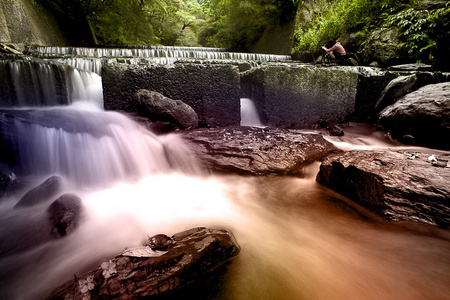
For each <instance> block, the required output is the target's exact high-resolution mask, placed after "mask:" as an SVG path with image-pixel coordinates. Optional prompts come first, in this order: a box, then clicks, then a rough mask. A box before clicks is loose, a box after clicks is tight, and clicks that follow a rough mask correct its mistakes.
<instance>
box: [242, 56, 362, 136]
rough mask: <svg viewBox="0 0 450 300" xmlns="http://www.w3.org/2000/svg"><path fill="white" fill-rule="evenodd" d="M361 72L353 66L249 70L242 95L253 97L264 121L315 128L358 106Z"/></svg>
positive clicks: (295, 126)
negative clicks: (355, 70) (359, 73)
mask: <svg viewBox="0 0 450 300" xmlns="http://www.w3.org/2000/svg"><path fill="white" fill-rule="evenodd" d="M357 84H358V74H357V73H356V72H354V71H353V70H351V69H346V68H344V67H341V68H336V69H332V68H325V67H322V68H320V67H311V66H293V65H292V66H287V65H286V66H283V65H279V66H278V65H272V66H266V67H261V68H257V69H253V70H250V71H247V72H245V73H244V74H243V76H242V79H241V86H242V96H243V97H244V98H250V99H252V100H253V101H254V102H255V104H256V106H257V108H258V111H259V113H260V116H262V122H263V123H264V124H268V125H269V126H274V127H284V128H311V127H313V126H316V125H317V124H323V123H326V124H332V123H339V122H341V121H343V120H345V119H346V118H348V117H349V115H350V114H351V113H352V112H353V109H354V107H355V97H356V88H357Z"/></svg>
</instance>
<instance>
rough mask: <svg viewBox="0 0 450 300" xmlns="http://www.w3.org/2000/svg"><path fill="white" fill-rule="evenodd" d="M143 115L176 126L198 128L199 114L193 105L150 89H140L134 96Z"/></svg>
mask: <svg viewBox="0 0 450 300" xmlns="http://www.w3.org/2000/svg"><path fill="white" fill-rule="evenodd" d="M133 99H134V101H136V105H137V110H138V112H139V114H140V115H141V116H145V117H148V118H149V119H150V120H152V121H161V122H169V123H170V124H172V125H173V126H175V127H178V128H181V129H185V128H197V126H198V116H197V114H196V113H195V111H194V110H193V109H192V107H191V106H189V105H187V104H186V103H184V102H183V101H181V100H173V99H170V98H168V97H165V96H164V95H162V94H160V93H157V92H154V91H148V90H144V89H142V90H139V91H137V92H136V94H134V96H133Z"/></svg>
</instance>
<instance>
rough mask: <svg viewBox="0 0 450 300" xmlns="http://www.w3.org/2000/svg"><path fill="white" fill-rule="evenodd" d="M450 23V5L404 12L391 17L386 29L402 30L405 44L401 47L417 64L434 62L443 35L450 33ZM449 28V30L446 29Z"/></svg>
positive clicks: (411, 9)
mask: <svg viewBox="0 0 450 300" xmlns="http://www.w3.org/2000/svg"><path fill="white" fill-rule="evenodd" d="M449 23H450V4H449V3H447V5H446V7H444V8H440V9H436V10H415V9H413V8H410V9H406V10H403V11H401V12H399V13H397V14H395V15H391V16H389V18H388V19H387V21H386V24H385V26H386V27H398V28H400V29H401V30H402V38H403V43H402V44H400V45H399V46H400V47H401V48H403V49H404V50H405V51H407V53H408V54H409V55H410V57H412V58H413V59H415V60H416V61H417V62H423V61H427V62H433V60H434V57H433V51H435V50H436V49H437V47H438V43H439V42H440V41H441V39H443V37H440V35H441V34H442V33H445V32H448V27H449ZM445 27H447V28H445Z"/></svg>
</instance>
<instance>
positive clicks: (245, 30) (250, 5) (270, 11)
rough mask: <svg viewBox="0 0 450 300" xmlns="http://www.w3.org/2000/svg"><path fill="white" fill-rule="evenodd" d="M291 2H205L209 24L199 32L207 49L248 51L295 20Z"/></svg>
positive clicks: (255, 0) (214, 0)
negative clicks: (266, 33) (268, 33)
mask: <svg viewBox="0 0 450 300" xmlns="http://www.w3.org/2000/svg"><path fill="white" fill-rule="evenodd" d="M296 2H298V1H292V0H263V1H257V0H245V1H239V0H204V1H203V4H202V9H203V12H204V13H205V14H206V16H207V23H206V25H205V27H204V28H203V29H202V31H201V33H200V42H201V43H202V44H203V45H205V46H212V47H224V48H229V49H233V50H239V51H247V50H248V49H249V48H250V47H251V46H252V45H253V44H254V43H255V42H256V41H257V40H258V39H259V38H260V37H261V36H262V34H263V32H264V31H265V30H268V29H270V28H273V26H275V25H277V24H283V23H286V22H289V21H290V20H292V19H293V17H294V16H295V12H296V7H295V3H296Z"/></svg>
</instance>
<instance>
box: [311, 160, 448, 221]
mask: <svg viewBox="0 0 450 300" xmlns="http://www.w3.org/2000/svg"><path fill="white" fill-rule="evenodd" d="M446 153H447V152H446ZM449 160H450V154H448V153H447V154H439V155H436V154H434V153H432V152H430V153H426V152H408V151H401V152H391V151H350V152H346V153H343V154H338V155H333V156H330V157H328V158H326V159H325V160H324V161H323V163H322V165H321V167H320V171H319V173H318V175H317V182H319V183H320V184H323V185H324V186H326V187H328V188H330V189H332V190H334V191H336V192H338V193H340V194H342V195H344V196H346V197H348V198H350V199H351V200H353V201H355V202H356V203H358V204H360V205H362V206H363V207H365V208H367V209H369V210H371V211H372V212H375V213H376V214H378V215H380V216H381V217H383V218H384V219H386V220H389V221H400V220H412V221H419V222H424V223H428V224H434V225H439V226H441V227H448V226H449V225H450V185H449V184H448V183H449V182H450V168H449V167H450V164H449V162H448V161H449Z"/></svg>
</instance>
